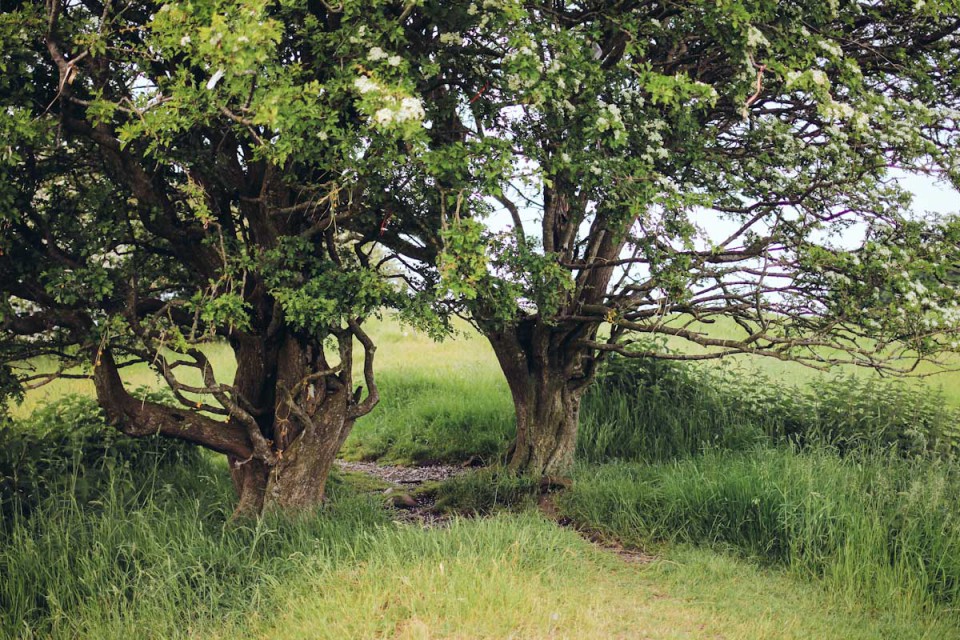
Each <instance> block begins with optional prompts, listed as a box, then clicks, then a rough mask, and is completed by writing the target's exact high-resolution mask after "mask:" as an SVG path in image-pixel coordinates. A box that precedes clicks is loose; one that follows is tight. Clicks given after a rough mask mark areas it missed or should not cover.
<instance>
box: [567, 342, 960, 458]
mask: <svg viewBox="0 0 960 640" xmlns="http://www.w3.org/2000/svg"><path fill="white" fill-rule="evenodd" d="M958 421H960V411H958V410H956V409H953V408H950V407H947V406H946V404H945V402H944V399H943V397H942V396H941V395H940V394H939V393H938V392H935V391H931V390H929V389H926V388H923V387H920V386H914V385H910V384H907V383H905V382H903V381H889V382H888V381H881V380H877V379H875V378H874V379H870V378H856V377H852V376H837V377H833V378H824V379H822V380H819V381H816V382H814V383H811V384H809V385H806V386H803V387H800V386H784V385H778V384H775V383H774V382H773V381H771V380H770V379H768V378H766V377H764V376H762V375H760V374H757V373H755V372H750V373H749V377H744V376H743V374H742V373H741V372H738V371H736V370H734V369H732V368H730V367H709V368H708V367H702V366H696V365H691V364H688V363H680V362H673V361H664V360H634V359H629V358H612V359H611V360H610V361H609V363H608V364H607V366H606V368H605V371H604V372H603V373H602V374H601V375H600V377H599V379H598V380H597V383H596V384H595V385H593V387H592V388H591V390H590V391H589V392H588V394H587V395H586V397H585V398H584V402H583V408H582V412H581V428H580V435H579V439H578V442H577V446H578V454H579V456H580V458H581V459H583V460H587V461H592V462H602V461H607V460H615V459H619V460H650V461H655V460H668V459H672V458H677V457H684V456H688V455H693V454H697V453H699V452H702V451H703V450H705V449H728V450H738V449H744V448H749V447H751V446H753V445H756V444H761V443H770V442H774V443H782V442H789V443H793V444H797V445H800V446H817V447H823V446H827V447H831V448H834V449H836V450H837V451H838V452H839V453H841V454H846V453H848V452H851V451H868V450H870V451H883V450H889V449H895V450H896V451H898V452H899V453H900V454H901V455H905V456H908V457H909V456H914V455H951V454H953V453H955V452H956V451H957V448H958V445H960V429H958V424H960V422H958Z"/></svg>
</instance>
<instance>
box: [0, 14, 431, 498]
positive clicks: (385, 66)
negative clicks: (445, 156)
mask: <svg viewBox="0 0 960 640" xmlns="http://www.w3.org/2000/svg"><path fill="white" fill-rule="evenodd" d="M395 9H396V7H394V6H392V4H391V3H384V2H381V1H379V0H363V1H360V2H349V3H344V4H343V5H341V6H339V7H337V6H333V5H325V4H324V3H314V2H306V1H304V0H289V1H288V0H285V1H283V2H266V1H265V0H236V1H226V0H203V1H196V2H190V3H172V2H171V3H154V2H148V3H142V2H127V1H119V2H108V3H102V2H99V1H89V2H87V1H84V2H67V1H65V0H56V1H51V2H47V3H39V4H38V3H13V4H12V5H11V7H10V8H9V10H5V11H4V12H3V13H2V14H0V51H2V54H0V70H4V76H5V77H4V80H3V91H2V92H0V131H3V132H4V133H9V136H7V135H5V136H4V142H3V150H2V153H0V158H2V159H0V231H2V233H0V299H2V300H3V301H4V302H3V303H2V305H0V384H2V389H0V393H2V394H4V395H3V399H4V400H5V399H6V398H7V396H8V395H11V394H12V395H16V394H17V393H19V392H21V391H22V385H24V384H27V383H29V384H33V385H35V384H41V383H43V382H48V381H49V380H51V379H56V378H58V377H77V376H81V375H85V373H84V372H80V373H78V372H76V371H75V370H74V368H75V367H77V366H78V365H79V366H83V365H88V366H89V365H92V371H93V377H94V378H95V379H96V381H97V385H96V386H97V390H98V399H99V401H100V402H101V404H102V405H103V407H104V409H105V411H106V413H107V416H108V418H109V419H110V422H111V423H113V424H116V425H117V427H118V428H120V429H121V430H122V431H124V432H126V433H128V434H129V435H142V434H143V433H145V432H148V431H149V432H154V431H157V432H160V433H161V434H162V435H166V436H169V437H174V438H179V439H183V440H187V441H190V442H193V443H195V444H199V445H201V446H205V447H208V448H210V449H213V450H215V451H218V452H221V453H226V454H228V455H230V456H232V457H234V458H235V459H237V460H247V459H254V460H256V461H257V462H256V463H255V464H254V465H251V466H249V467H247V470H250V471H249V472H250V473H254V471H252V470H253V469H257V471H256V472H257V473H266V470H267V469H268V468H272V467H276V466H278V465H281V464H287V465H292V464H295V462H294V461H298V460H300V461H303V462H302V464H309V462H307V461H306V457H305V456H299V457H298V456H288V457H287V458H286V460H287V462H286V463H283V462H282V460H283V455H282V454H283V451H284V450H285V449H287V448H289V447H291V446H296V442H297V441H298V439H299V438H300V437H301V436H303V435H304V434H308V435H307V436H306V437H309V434H316V433H324V434H327V436H326V437H328V438H330V439H332V440H333V441H336V442H340V441H341V440H342V438H341V434H340V433H339V432H340V431H342V432H343V434H342V435H343V436H344V437H345V435H346V432H347V431H348V430H349V428H350V427H351V426H352V424H353V421H354V420H355V419H356V418H358V417H360V416H362V415H365V414H366V413H369V411H370V410H371V409H372V408H373V406H374V405H375V404H376V402H377V401H378V393H377V388H376V382H375V369H374V367H373V357H374V356H373V353H374V351H375V345H374V344H373V343H372V341H370V340H369V339H368V337H367V336H366V334H365V332H364V331H363V329H362V328H361V324H362V323H363V322H364V321H365V320H366V319H367V318H369V317H370V316H372V315H375V314H377V313H379V312H380V310H381V309H383V308H385V307H392V308H395V309H399V310H400V311H401V313H403V314H404V315H405V316H406V317H409V318H413V317H414V316H419V317H418V318H417V319H416V322H417V323H418V325H419V326H421V327H424V328H428V329H430V330H431V331H432V332H433V333H434V334H437V335H440V334H443V333H444V331H445V330H446V329H447V321H446V318H445V317H444V315H445V311H444V310H443V308H442V307H439V306H437V307H431V304H432V301H433V294H432V293H429V292H428V293H427V294H425V296H424V297H420V296H418V292H417V290H415V289H412V288H410V287H407V286H399V285H397V284H395V282H396V281H398V280H399V281H402V278H400V277H399V276H398V275H397V273H396V270H393V271H391V270H390V269H388V268H387V266H390V265H385V264H384V261H382V260H381V259H380V257H379V256H378V255H377V254H376V252H375V250H376V248H377V247H376V244H377V237H376V235H373V236H369V237H365V236H364V235H363V234H361V233H358V232H357V231H356V229H353V228H352V227H351V226H349V224H348V223H349V222H350V221H351V219H354V218H358V217H362V216H367V217H373V216H379V219H380V220H382V221H383V224H386V223H387V219H384V217H383V216H384V215H387V216H388V218H389V216H390V215H392V214H388V213H385V212H384V211H383V209H382V207H381V203H380V202H379V201H378V200H377V194H378V193H379V192H380V191H382V185H381V184H380V183H379V182H378V181H377V180H372V179H371V176H376V175H377V174H378V173H379V172H380V171H381V170H382V167H383V166H391V165H394V164H398V163H400V162H403V161H404V159H405V158H406V157H407V155H408V154H409V153H410V152H411V151H414V150H415V149H417V148H419V145H420V144H421V143H422V141H423V138H424V126H425V121H424V115H425V114H424V109H423V105H422V102H421V99H420V98H419V97H416V96H415V95H413V89H414V83H413V81H412V79H411V75H412V74H413V73H414V71H413V70H412V69H411V65H410V63H409V62H408V61H407V60H406V59H405V56H401V55H398V54H395V53H393V52H391V53H389V54H388V53H386V52H385V50H384V49H383V48H382V47H383V46H389V47H390V48H391V49H392V48H393V44H400V41H401V39H402V36H403V27H402V24H401V23H400V21H398V20H397V15H396V11H395ZM388 43H391V44H388ZM425 310H429V313H423V311H425ZM211 338H219V339H223V340H225V341H226V342H227V343H228V344H229V345H230V346H231V348H232V349H233V350H234V351H235V355H236V358H235V360H236V363H237V373H236V376H235V377H234V378H233V379H229V378H228V377H227V376H226V375H225V372H223V371H216V370H214V367H213V363H211V361H210V360H209V359H207V358H206V357H205V356H204V352H203V349H202V348H201V347H202V345H203V344H204V343H205V342H207V341H209V340H210V339H211ZM355 342H356V343H357V344H359V345H361V346H362V349H363V352H364V358H363V372H362V380H363V383H362V386H361V388H360V393H355V390H356V388H357V385H355V384H354V382H355V380H354V375H353V371H354V358H353V351H354V348H355ZM356 348H359V347H356ZM40 356H45V357H47V358H49V359H50V360H53V361H55V362H56V366H55V368H54V370H53V371H43V372H34V371H31V370H30V369H29V367H27V366H25V365H24V363H25V361H28V360H30V359H31V358H36V357H40ZM137 362H140V363H145V364H148V365H149V366H150V367H151V368H153V369H154V370H155V371H156V372H157V373H158V374H160V375H161V376H162V377H163V380H164V381H165V383H166V384H167V385H168V387H169V388H170V389H171V390H172V392H173V396H174V398H175V399H176V401H177V403H178V404H179V405H180V406H177V407H170V406H165V405H160V404H156V403H147V404H140V405H138V404H137V403H136V402H135V400H134V399H133V398H132V396H131V395H130V394H129V392H128V390H127V389H125V388H124V385H123V383H122V380H121V378H120V377H119V374H118V370H119V369H120V368H121V367H123V366H130V365H132V364H134V363H137ZM358 368H359V367H358ZM357 377H360V375H358V376H357ZM197 378H199V380H200V381H199V382H197V381H196V379H197ZM341 398H342V399H345V401H346V409H344V410H342V411H326V409H325V408H326V407H327V406H329V405H335V404H336V403H337V402H339V401H340V399H341ZM333 416H339V417H338V418H334V417H333ZM215 420H216V421H215ZM317 420H339V421H340V422H341V423H342V424H340V425H338V426H337V427H336V428H330V425H327V426H325V427H324V428H323V429H315V428H314V425H313V422H314V421H317ZM315 450H317V451H319V450H321V449H315ZM322 450H323V451H328V450H330V447H323V448H322ZM327 462H329V461H327ZM245 472H246V471H245ZM278 477H280V475H279V474H275V475H274V478H278ZM286 477H289V474H288V476H286ZM259 484H260V485H262V484H263V483H259ZM320 494H322V486H321V487H320V488H319V489H318V491H317V495H320ZM254 503H259V501H257V500H255V501H254Z"/></svg>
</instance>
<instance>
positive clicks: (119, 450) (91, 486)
mask: <svg viewBox="0 0 960 640" xmlns="http://www.w3.org/2000/svg"><path fill="white" fill-rule="evenodd" d="M154 395H156V394H154ZM151 399H156V398H151ZM199 456H200V451H199V450H198V449H197V448H196V447H194V446H191V445H189V444H187V443H183V442H179V441H175V440H170V439H168V438H162V437H160V436H156V437H149V438H131V437H129V436H125V435H123V434H122V433H120V432H118V431H117V430H116V429H113V428H111V427H108V426H107V425H106V424H105V423H104V417H103V413H102V412H101V411H100V408H99V406H98V405H97V403H96V401H95V400H93V399H92V398H88V397H84V396H67V397H64V398H62V399H61V400H58V401H56V402H52V403H50V404H47V405H43V406H41V407H40V408H38V409H37V410H36V411H34V412H33V413H32V414H31V415H30V417H28V418H26V419H23V420H20V421H10V420H8V421H6V422H5V423H3V424H2V425H0V514H2V516H3V517H4V518H5V519H7V518H9V517H10V515H11V514H12V513H13V512H14V511H16V510H19V511H22V512H24V513H29V512H30V511H31V510H32V509H33V508H34V507H36V505H37V504H38V503H39V502H40V501H42V500H43V499H44V498H45V497H46V496H49V495H52V494H54V493H58V492H60V491H61V490H63V489H65V488H67V487H69V489H70V492H71V494H72V495H73V496H74V497H75V498H76V499H77V500H79V501H81V502H87V501H89V500H91V499H94V498H96V497H97V494H98V493H99V492H100V491H101V490H102V489H103V486H104V484H105V482H106V481H107V479H108V477H109V475H110V472H112V471H113V470H114V469H118V468H130V469H131V470H134V471H138V470H139V471H146V470H153V469H156V468H158V467H159V468H163V467H166V466H171V465H180V464H184V465H190V464H193V463H195V462H196V461H197V460H198V459H199Z"/></svg>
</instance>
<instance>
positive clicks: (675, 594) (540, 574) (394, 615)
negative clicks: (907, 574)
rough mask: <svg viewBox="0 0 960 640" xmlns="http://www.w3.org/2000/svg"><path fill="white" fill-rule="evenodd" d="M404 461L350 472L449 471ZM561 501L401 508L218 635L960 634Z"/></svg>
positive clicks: (413, 482) (407, 476)
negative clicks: (645, 541)
mask: <svg viewBox="0 0 960 640" xmlns="http://www.w3.org/2000/svg"><path fill="white" fill-rule="evenodd" d="M402 469H403V468H397V467H378V468H361V467H355V468H353V469H352V471H351V472H350V473H349V476H350V477H351V480H350V482H351V484H353V485H354V486H358V487H363V486H366V487H368V490H370V491H380V490H381V487H382V486H383V484H377V483H383V482H384V481H387V482H391V481H393V482H398V481H402V482H403V485H402V486H403V489H404V490H412V489H415V488H416V486H417V485H419V484H420V483H421V482H423V481H430V480H431V479H433V477H434V476H435V475H436V474H435V473H433V472H432V471H431V472H428V473H418V472H416V471H413V470H408V471H406V472H402ZM427 469H430V468H429V467H428V468H427ZM434 470H436V469H434ZM441 471H444V472H446V471H447V470H441ZM364 477H366V479H367V481H366V483H365V482H364V481H363V478H364ZM398 478H401V479H402V480H397V479H398ZM371 481H372V484H371ZM551 504H552V500H546V501H542V502H541V504H540V509H533V508H531V509H527V510H525V511H524V512H522V513H507V512H500V513H497V514H495V515H493V516H489V517H475V518H461V517H453V518H444V519H441V520H424V519H415V520H411V519H409V518H407V517H405V516H404V515H402V514H404V513H405V510H398V511H397V512H396V513H397V514H398V515H397V518H396V520H395V522H396V523H397V529H396V530H394V531H392V532H390V533H389V534H388V535H386V536H385V538H384V539H383V540H381V541H379V542H378V545H377V549H378V550H377V553H376V554H375V555H374V556H371V557H370V558H368V559H366V560H365V561H363V562H361V563H359V564H357V565H355V566H350V567H348V568H342V569H339V570H335V571H332V572H323V573H320V574H317V575H313V576H311V575H309V574H306V575H304V576H302V577H301V579H300V580H299V581H298V582H296V583H294V584H292V585H287V588H286V589H285V590H284V591H285V593H287V594H288V596H287V597H285V598H284V599H283V601H282V603H281V604H280V606H279V607H278V608H277V610H275V611H271V612H270V613H269V614H268V615H264V614H263V612H261V613H259V614H257V615H255V616H253V617H251V618H247V619H245V620H243V621H241V623H240V627H239V628H228V629H225V630H223V633H222V634H220V635H217V636H216V637H221V638H228V637H230V636H231V635H233V634H234V633H235V632H237V631H238V630H239V629H242V630H243V634H246V633H252V635H253V636H254V637H259V638H284V639H286V638H304V639H307V638H311V639H312V638H331V639H333V638H338V639H339V638H345V637H356V638H396V639H428V638H430V639H432V638H649V639H680V638H727V639H734V638H743V639H762V638H770V639H781V638H818V639H827V638H837V639H844V640H845V639H858V638H863V639H867V638H893V637H896V638H903V639H909V638H937V639H941V638H943V639H948V638H956V637H960V634H958V633H957V631H956V630H955V629H953V628H951V627H949V626H943V625H939V624H937V623H936V622H935V621H932V620H928V621H925V622H923V623H922V624H920V625H918V624H917V621H916V620H915V619H913V620H897V619H893V618H885V617H884V616H883V614H882V613H880V612H865V611H862V610H858V609H845V608H843V607H842V606H838V605H837V603H836V602H831V601H830V598H829V596H828V595H827V594H826V592H824V591H822V590H821V589H819V588H818V587H817V586H816V584H814V583H808V582H804V581H800V580H797V579H796V578H793V577H790V576H787V575H786V574H785V573H783V572H780V571H777V570H773V569H764V568H761V567H759V566H758V565H756V564H754V563H752V562H750V561H747V560H744V559H742V558H739V557H737V556H735V555H733V554H729V555H728V554H725V553H722V552H719V551H717V550H711V549H703V548H695V547H692V546H684V545H677V546H669V547H667V546H665V547H663V548H660V549H658V550H657V554H656V555H650V554H647V553H642V552H637V551H631V550H625V549H623V548H622V547H619V546H618V545H617V544H616V543H615V542H610V541H601V540H592V539H591V536H585V535H583V534H581V533H580V532H578V531H577V530H576V529H575V528H574V527H572V526H569V522H568V523H566V526H563V525H561V523H562V522H563V519H562V518H559V517H558V514H557V513H556V511H555V510H551V509H550V505H551ZM558 520H559V521H560V522H558ZM345 612H349V613H346V614H345Z"/></svg>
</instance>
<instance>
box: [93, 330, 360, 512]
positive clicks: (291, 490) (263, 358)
mask: <svg viewBox="0 0 960 640" xmlns="http://www.w3.org/2000/svg"><path fill="white" fill-rule="evenodd" d="M364 337H365V334H364ZM340 338H341V345H342V350H341V357H342V358H344V361H345V362H347V364H346V365H343V366H338V367H334V368H331V367H329V366H328V365H327V363H326V361H325V359H324V356H323V352H322V349H321V347H320V346H318V345H316V344H314V343H312V342H310V341H305V340H302V339H300V338H298V337H296V336H294V335H290V334H286V335H283V334H281V335H278V336H274V337H273V338H271V339H263V338H260V337H256V336H249V337H244V338H242V339H236V340H234V341H232V346H233V348H234V351H235V354H236V359H237V372H236V375H235V377H234V380H233V385H232V386H231V387H230V389H231V390H232V391H231V392H230V393H225V392H221V393H214V395H215V396H216V397H217V399H218V400H219V401H220V402H221V404H223V405H224V406H225V407H228V408H229V413H230V415H229V417H228V418H227V420H225V421H223V420H217V419H215V418H213V417H210V416H208V415H205V414H204V413H203V412H201V410H199V406H200V405H199V403H198V405H197V407H198V409H197V410H193V409H191V408H182V407H177V406H168V405H164V404H158V403H152V402H144V401H142V400H140V399H138V398H134V397H132V396H131V395H130V394H129V393H128V392H127V391H126V390H125V388H124V385H123V382H122V380H121V378H120V375H119V371H118V368H117V364H116V362H115V360H114V358H113V356H112V354H111V353H110V351H109V350H103V351H102V352H98V354H97V357H98V359H99V362H98V365H97V367H96V369H95V371H96V374H95V382H96V388H97V395H98V400H99V402H100V404H101V406H103V408H104V409H105V411H106V413H107V416H108V418H109V420H110V422H111V423H112V424H113V425H115V426H116V427H117V428H118V429H119V430H120V431H122V432H124V433H126V434H128V435H131V436H147V435H153V434H157V433H159V434H161V435H165V436H170V437H174V438H179V439H182V440H187V441H190V442H193V443H195V444H198V445H201V446H204V447H206V448H209V449H213V450H215V451H218V452H220V453H224V454H226V455H227V456H228V461H229V467H230V475H231V479H232V481H233V486H234V489H235V490H236V493H237V497H238V501H237V506H236V510H235V511H234V517H235V518H247V517H257V516H259V515H260V514H261V513H263V512H265V511H268V510H277V511H288V512H292V511H303V510H309V509H312V508H315V507H317V506H319V505H320V504H322V503H323V501H324V497H325V489H326V482H327V479H328V477H329V474H330V470H331V469H332V467H333V463H334V460H335V459H336V455H337V453H338V451H339V450H340V447H341V446H342V444H343V442H344V440H345V439H346V437H347V435H348V434H349V432H350V429H351V428H352V426H353V424H354V421H355V420H356V418H357V417H359V416H360V415H363V414H364V413H365V412H367V411H368V410H369V408H372V406H373V404H375V401H376V397H377V396H376V391H375V388H374V390H373V393H368V397H367V399H366V400H365V401H364V402H363V403H361V402H360V401H359V400H360V393H359V392H360V389H358V390H357V391H356V392H353V391H352V390H351V388H350V373H351V363H350V358H351V356H352V353H351V352H350V346H349V345H350V341H351V340H352V338H353V334H352V333H349V332H346V331H344V332H343V333H342V334H341V336H340ZM365 338H366V337H365ZM367 340H369V339H367ZM370 348H371V349H372V348H373V347H372V344H371V345H370ZM196 357H197V358H198V359H200V360H201V361H203V359H204V356H203V355H202V354H200V353H198V354H197V356H196ZM368 363H369V364H368V367H372V361H370V360H369V355H368ZM368 373H369V375H370V377H369V378H367V381H368V385H370V386H373V385H372V382H373V380H372V372H368ZM204 375H205V376H206V375H207V373H205V374H204ZM214 382H215V380H214V379H213V377H212V373H211V374H210V378H209V379H205V382H204V384H205V385H207V386H206V388H209V389H215V388H217V387H216V385H215V384H214ZM368 392H369V389H368ZM224 413H226V412H224Z"/></svg>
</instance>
